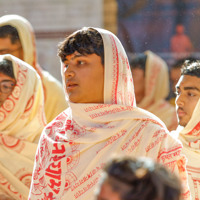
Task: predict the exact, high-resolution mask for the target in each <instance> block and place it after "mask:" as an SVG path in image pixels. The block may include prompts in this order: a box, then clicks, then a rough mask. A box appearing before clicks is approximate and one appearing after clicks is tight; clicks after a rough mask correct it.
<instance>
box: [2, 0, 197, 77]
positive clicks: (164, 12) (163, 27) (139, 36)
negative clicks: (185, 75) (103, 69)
mask: <svg viewBox="0 0 200 200" xmlns="http://www.w3.org/2000/svg"><path fill="white" fill-rule="evenodd" d="M5 14H19V15H21V16H23V17H25V18H27V19H28V20H29V21H30V22H31V24H32V25H33V28H34V30H35V33H36V45H37V48H38V58H39V63H40V65H41V66H42V67H43V68H44V69H46V70H48V71H49V72H50V73H52V74H53V75H54V76H55V77H56V78H58V79H59V80H61V76H60V63H59V59H58V57H57V56H56V54H57V45H58V43H59V42H60V41H62V40H63V39H64V38H65V36H66V35H68V34H70V33H71V32H73V31H75V30H77V29H79V28H81V27H83V26H94V27H100V28H105V29H108V30H110V31H112V32H113V33H115V34H116V35H117V36H118V37H119V39H120V40H121V42H122V44H123V45H124V48H125V50H126V51H127V52H131V53H140V52H143V51H145V50H151V51H153V52H155V53H157V54H159V55H160V56H161V57H162V58H163V59H164V60H165V61H166V62H167V63H168V64H169V67H170V64H172V63H173V61H174V60H173V56H172V55H171V52H170V48H169V45H170V38H171V37H172V36H173V34H175V26H176V24H177V23H182V24H183V25H184V26H185V33H186V34H187V35H188V37H189V38H190V39H191V41H192V43H193V46H194V52H193V53H195V55H197V56H199V51H200V37H199V33H200V0H34V1H32V0H0V15H1V16H2V15H5Z"/></svg>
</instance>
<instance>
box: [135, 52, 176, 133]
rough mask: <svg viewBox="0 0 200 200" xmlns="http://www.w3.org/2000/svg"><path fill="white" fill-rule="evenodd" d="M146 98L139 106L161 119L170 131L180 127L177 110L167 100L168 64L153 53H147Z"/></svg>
mask: <svg viewBox="0 0 200 200" xmlns="http://www.w3.org/2000/svg"><path fill="white" fill-rule="evenodd" d="M145 54H146V55H147V60H146V66H145V96H144V98H143V99H142V101H141V102H140V103H139V104H138V105H137V106H138V107H140V108H143V109H145V110H148V111H149V112H151V113H153V114H154V115H156V116H157V117H159V118H160V119H161V120H162V121H163V122H164V123H165V125H166V126H167V128H168V130H170V131H171V130H176V128H177V126H178V122H177V117H176V110H175V107H174V106H172V105H171V104H170V103H169V102H168V101H166V100H165V99H166V98H167V96H168V95H169V73H168V67H167V64H166V62H165V61H164V60H163V59H161V58H160V57H159V56H157V55H156V54H154V53H153V52H151V51H146V52H145Z"/></svg>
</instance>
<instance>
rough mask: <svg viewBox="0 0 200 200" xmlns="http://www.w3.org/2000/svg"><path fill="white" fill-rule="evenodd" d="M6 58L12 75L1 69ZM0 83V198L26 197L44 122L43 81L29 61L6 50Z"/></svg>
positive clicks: (18, 198)
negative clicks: (7, 52)
mask: <svg viewBox="0 0 200 200" xmlns="http://www.w3.org/2000/svg"><path fill="white" fill-rule="evenodd" d="M5 62H10V63H11V64H10V65H9V66H10V67H12V68H13V77H14V79H13V78H12V77H9V76H8V75H6V74H5V73H4V72H5V70H7V71H8V69H9V68H8V67H7V65H6V67H7V68H5V64H4V63H5ZM2 66H3V67H2ZM4 68H5V69H4ZM12 68H10V69H11V70H12ZM12 79H13V80H15V81H14V82H13V85H12V84H11V82H12ZM0 84H1V87H0V89H1V91H0V98H1V100H2V101H1V106H0V155H1V156H0V199H6V198H7V199H13V200H14V199H15V200H25V199H27V197H28V193H29V187H30V183H31V176H32V170H33V164H34V158H35V152H36V149H37V143H38V140H39V137H40V135H41V132H42V130H43V128H44V126H45V125H46V119H45V114H44V103H43V102H44V95H43V88H42V83H41V79H40V77H39V75H38V74H37V72H36V71H35V70H34V69H33V68H32V67H31V66H30V65H28V64H27V63H25V62H23V61H21V60H20V59H18V58H16V57H14V56H12V55H9V54H6V55H1V56H0ZM9 84H10V85H9ZM11 86H12V88H11ZM8 92H9V93H8ZM4 93H6V94H8V95H7V96H6V98H2V97H3V95H4ZM4 97H5V96H4Z"/></svg>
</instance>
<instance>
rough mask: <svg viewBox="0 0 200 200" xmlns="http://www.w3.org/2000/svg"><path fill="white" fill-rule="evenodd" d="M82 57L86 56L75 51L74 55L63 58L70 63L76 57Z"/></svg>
mask: <svg viewBox="0 0 200 200" xmlns="http://www.w3.org/2000/svg"><path fill="white" fill-rule="evenodd" d="M82 56H86V55H83V54H80V53H79V52H77V51H75V52H74V53H72V54H70V55H67V56H65V60H66V61H70V60H73V59H75V58H77V57H82Z"/></svg>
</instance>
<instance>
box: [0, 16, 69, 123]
mask: <svg viewBox="0 0 200 200" xmlns="http://www.w3.org/2000/svg"><path fill="white" fill-rule="evenodd" d="M8 25H9V26H11V28H12V27H14V28H15V29H16V30H17V33H18V37H19V38H18V40H19V42H18V41H17V42H18V43H19V44H17V42H13V41H12V39H11V33H10V32H9V33H6V34H5V33H4V30H5V26H8ZM9 28H10V27H9ZM6 39H7V41H5V40H6ZM8 39H9V41H8ZM5 42H7V43H5ZM15 43H16V44H17V45H18V46H16V47H13V46H14V45H15ZM20 47H21V48H20ZM5 53H9V54H12V55H14V56H16V57H18V58H20V59H21V60H23V61H24V62H27V63H28V64H29V65H31V66H32V67H33V68H34V69H35V70H36V71H37V72H38V74H39V75H40V77H41V80H42V84H43V89H44V95H45V114H46V119H47V122H50V121H52V120H53V119H54V118H55V117H56V116H57V115H58V114H59V113H60V112H62V111H63V110H64V109H66V108H67V107H68V104H67V102H66V100H65V95H64V90H63V87H62V85H61V83H60V82H59V81H58V80H56V79H55V78H54V77H53V76H52V75H51V74H50V73H48V72H47V71H45V70H43V69H42V68H41V67H40V66H39V64H38V62H37V51H36V44H35V35H34V31H33V28H32V26H31V24H30V23H29V22H28V20H26V19H25V18H24V17H22V16H19V15H4V16H2V17H0V54H5Z"/></svg>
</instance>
